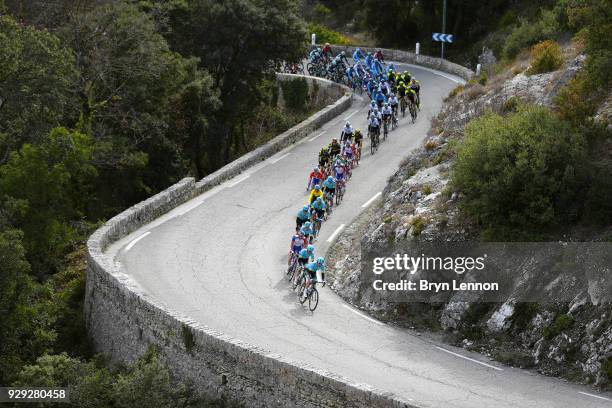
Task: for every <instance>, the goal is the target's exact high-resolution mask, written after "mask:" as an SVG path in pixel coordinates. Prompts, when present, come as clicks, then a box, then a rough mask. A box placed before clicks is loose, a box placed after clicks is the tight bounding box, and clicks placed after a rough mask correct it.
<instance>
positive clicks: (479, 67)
mask: <svg viewBox="0 0 612 408" xmlns="http://www.w3.org/2000/svg"><path fill="white" fill-rule="evenodd" d="M481 68H482V65H480V64H476V76H477V77H478V76H480V69H481Z"/></svg>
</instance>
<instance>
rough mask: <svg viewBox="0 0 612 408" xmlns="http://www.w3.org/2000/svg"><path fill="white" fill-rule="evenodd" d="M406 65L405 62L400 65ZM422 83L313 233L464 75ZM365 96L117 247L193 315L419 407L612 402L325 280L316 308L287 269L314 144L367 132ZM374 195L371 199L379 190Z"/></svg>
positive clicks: (349, 207)
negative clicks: (394, 316) (375, 306)
mask: <svg viewBox="0 0 612 408" xmlns="http://www.w3.org/2000/svg"><path fill="white" fill-rule="evenodd" d="M400 69H403V68H402V67H401V66H400ZM410 70H411V72H412V73H413V74H414V75H415V76H416V78H418V79H419V80H420V81H421V93H422V99H423V103H422V111H421V113H420V115H419V117H418V119H417V122H416V124H411V123H409V120H408V119H407V118H405V119H401V120H400V126H399V127H398V128H397V129H396V130H394V131H393V132H391V133H390V137H389V138H388V140H387V141H385V142H383V143H382V144H381V146H380V149H379V150H378V153H376V154H375V155H374V156H370V154H369V150H368V149H369V147H368V146H369V145H368V144H366V146H365V148H364V154H363V157H362V161H361V164H360V166H359V167H358V168H356V169H355V170H354V173H353V178H352V179H351V180H350V181H349V183H348V185H347V191H346V195H345V198H344V201H343V203H342V204H341V205H340V206H339V207H337V208H336V209H335V211H334V213H333V215H332V217H331V218H330V219H329V220H328V221H327V222H325V223H324V225H323V228H322V231H321V236H320V237H319V239H318V242H317V243H316V248H317V255H320V254H323V253H325V251H326V250H327V248H328V246H329V242H328V240H329V238H330V237H333V236H335V235H337V233H338V232H339V229H341V228H342V226H344V225H348V224H349V223H350V222H351V220H353V219H354V218H355V217H356V216H357V215H358V214H359V212H360V211H362V210H363V208H364V205H366V204H369V205H375V203H376V198H374V197H375V196H376V194H377V193H379V192H380V191H381V190H382V189H383V188H384V186H385V183H386V181H387V179H388V177H389V176H390V175H392V174H393V173H394V171H396V170H397V168H398V165H399V163H400V161H401V160H402V159H403V158H404V157H406V156H407V155H408V153H409V152H410V150H412V149H413V148H415V147H417V146H419V144H420V143H421V142H422V140H423V138H424V137H425V134H426V132H427V130H428V128H429V122H430V119H431V117H432V116H433V115H434V114H435V113H436V112H437V111H438V110H439V109H440V107H441V104H442V99H443V98H444V97H445V96H446V95H447V94H448V92H449V91H450V90H451V89H452V88H453V87H455V86H456V85H457V83H458V81H459V79H458V78H456V77H453V76H451V75H448V74H442V73H435V72H433V71H431V70H427V69H423V68H416V67H410ZM366 113H367V103H366V101H363V100H359V99H357V100H356V101H355V103H354V105H353V107H352V108H351V109H349V110H348V111H346V112H345V113H343V114H341V115H340V116H339V117H337V118H336V119H334V120H332V121H331V122H330V123H328V124H326V125H325V126H324V127H323V128H322V129H319V130H318V131H316V132H314V133H313V134H312V135H309V136H308V137H306V138H305V139H303V141H301V142H300V143H298V144H297V145H295V146H292V147H290V148H288V149H286V150H284V151H282V152H280V153H278V154H276V155H275V156H273V157H271V158H269V159H267V160H266V161H264V162H262V163H261V164H258V165H257V166H255V167H253V168H251V169H249V170H247V171H246V172H245V173H243V174H241V175H238V176H237V177H235V178H234V179H232V180H229V181H227V182H226V183H224V184H223V185H221V186H218V187H215V188H214V189H212V190H211V191H209V192H207V193H205V194H203V195H201V196H199V197H196V198H194V199H193V200H191V201H189V202H187V203H185V204H184V205H182V206H181V207H179V208H176V209H175V210H173V211H172V212H170V213H168V214H166V215H164V216H163V217H162V218H160V219H158V220H156V221H155V222H153V223H151V224H148V225H145V226H143V227H142V228H141V229H139V230H138V231H135V232H134V233H133V234H131V235H129V236H128V237H126V238H124V239H122V240H121V241H119V242H117V243H115V244H114V245H113V246H111V248H109V251H110V252H111V254H112V255H113V256H115V259H116V260H117V261H119V262H121V263H122V264H123V265H124V267H125V268H126V270H127V273H128V274H129V275H130V276H131V277H132V278H133V280H134V281H136V282H137V283H138V284H139V285H140V286H141V287H142V288H143V289H144V290H146V291H147V292H148V293H150V294H152V295H153V296H155V297H157V298H158V299H160V300H161V301H162V302H163V303H165V304H167V305H169V306H170V307H171V308H173V309H174V310H176V311H178V312H180V313H182V314H183V315H185V316H188V317H190V318H192V319H193V320H196V321H199V322H201V323H203V324H205V325H207V326H209V327H211V328H214V329H216V330H218V331H220V332H222V333H225V334H228V335H230V336H233V337H235V338H237V339H240V340H243V341H246V342H248V343H250V344H253V345H256V346H260V347H262V348H264V349H267V350H269V351H272V352H275V353H278V354H281V355H284V356H286V357H288V358H291V359H293V360H296V361H302V362H306V363H310V364H312V365H313V366H316V367H319V368H321V369H325V370H328V371H331V372H334V373H336V374H339V375H342V376H344V377H346V378H348V379H350V380H352V381H354V382H359V383H366V384H370V385H372V386H375V387H377V388H379V389H381V390H383V391H390V392H392V393H394V394H396V395H399V396H400V397H402V398H404V399H407V400H412V401H414V403H415V404H416V405H419V406H423V407H440V408H451V407H486V408H490V407H496V408H502V407H534V408H536V407H537V408H545V407H550V408H553V407H554V408H561V407H567V408H578V407H584V408H586V407H612V396H610V395H609V394H601V393H597V392H594V391H592V390H591V389H589V388H586V387H580V386H576V385H572V384H569V383H567V382H563V381H561V380H557V379H553V378H547V377H544V376H541V375H538V374H536V373H533V372H531V371H526V370H520V369H515V368H511V367H507V366H504V365H501V364H498V363H496V362H492V361H490V360H488V359H487V358H485V357H483V356H481V355H479V354H473V353H469V352H466V351H464V350H462V349H456V348H453V347H451V346H448V345H444V344H437V343H435V342H433V341H432V340H430V339H426V338H423V337H419V336H417V335H416V333H414V332H411V331H408V330H403V329H399V328H396V327H392V326H389V325H386V324H383V323H381V322H378V321H376V320H374V319H371V318H369V317H368V316H365V315H364V314H362V313H361V312H359V311H358V310H355V309H354V308H352V307H350V306H348V305H347V304H346V303H345V302H344V301H343V300H342V299H341V298H340V297H338V296H337V295H336V294H335V293H333V292H332V291H331V290H329V289H328V288H321V287H319V291H320V301H319V305H318V308H317V310H316V311H315V313H314V314H313V313H311V312H309V311H308V310H307V309H306V308H305V307H304V306H302V305H300V304H299V303H298V302H297V298H296V295H295V293H294V292H292V291H291V288H290V287H289V285H288V283H287V281H286V278H285V273H284V269H285V265H286V256H287V252H288V246H289V239H290V237H291V235H292V231H293V228H294V220H295V214H296V212H297V211H298V209H299V208H300V207H301V206H302V205H303V204H304V203H305V201H306V199H307V195H306V191H305V188H306V178H307V175H308V173H309V172H310V170H312V167H313V165H315V164H316V162H317V153H318V151H319V149H320V148H321V146H322V145H323V144H324V143H328V142H329V140H330V138H331V137H332V136H333V137H338V136H339V135H340V130H341V128H342V126H343V125H344V122H345V118H347V117H349V120H350V121H351V123H352V124H353V126H354V127H356V128H361V129H362V131H363V132H364V133H365V132H367V126H366ZM373 198H374V199H373Z"/></svg>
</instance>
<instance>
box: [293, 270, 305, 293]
mask: <svg viewBox="0 0 612 408" xmlns="http://www.w3.org/2000/svg"><path fill="white" fill-rule="evenodd" d="M299 273H300V274H299V275H298V276H297V278H295V280H294V281H293V284H292V285H291V289H292V290H295V288H297V287H299V286H300V285H301V284H302V280H303V279H304V275H303V271H302V268H299Z"/></svg>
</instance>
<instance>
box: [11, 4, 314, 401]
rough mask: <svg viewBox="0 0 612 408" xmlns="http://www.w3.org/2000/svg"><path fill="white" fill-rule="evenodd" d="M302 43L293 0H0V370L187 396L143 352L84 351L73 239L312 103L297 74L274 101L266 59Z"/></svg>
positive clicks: (252, 142) (115, 397)
mask: <svg viewBox="0 0 612 408" xmlns="http://www.w3.org/2000/svg"><path fill="white" fill-rule="evenodd" d="M305 45H306V36H305V29H304V24H303V22H302V20H301V19H300V17H299V15H298V11H297V5H296V4H295V2H294V1H293V0H281V1H279V0H232V1H224V2H218V1H212V0H193V1H183V0H175V1H161V0H160V1H153V0H152V1H137V0H114V1H104V2H102V1H97V0H83V1H78V2H74V1H71V0H54V1H42V0H36V1H25V2H24V1H20V0H0V315H1V316H2V325H1V327H0V384H2V385H10V384H11V383H13V382H14V381H16V380H17V381H18V382H19V383H21V384H28V385H35V383H36V384H38V385H45V384H47V385H51V384H54V385H62V384H74V385H75V386H76V387H77V388H78V390H76V391H75V392H76V394H74V397H75V398H76V399H77V400H78V399H79V398H86V397H87V396H89V395H91V393H94V392H100V395H99V397H98V398H97V399H96V400H95V401H96V402H95V403H92V404H94V405H96V404H97V405H96V406H121V404H123V403H124V402H121V401H122V400H123V401H129V404H131V405H132V406H133V405H142V406H150V405H151V404H153V405H155V406H192V404H191V403H189V402H188V401H187V400H186V399H185V398H186V397H185V395H183V394H181V393H180V392H175V390H173V389H172V388H171V386H170V382H169V380H168V378H167V376H168V374H167V372H166V371H164V369H163V367H160V366H159V364H158V363H157V360H155V359H154V358H153V357H151V356H149V357H147V359H146V361H145V362H141V363H139V364H138V365H137V366H135V367H133V368H130V369H128V370H127V371H120V372H119V373H118V374H117V373H113V374H110V373H109V372H108V371H107V370H106V369H105V368H104V366H103V365H100V364H98V363H97V362H94V361H93V360H91V361H87V360H86V359H88V358H91V357H92V356H91V354H90V349H89V343H88V340H87V338H86V333H85V328H84V324H83V313H82V307H83V294H84V269H85V261H84V259H85V256H84V244H83V241H84V239H85V238H86V237H87V236H88V234H89V233H90V232H91V231H92V230H93V229H94V228H95V226H96V225H98V224H99V223H100V222H101V221H103V220H104V219H107V218H109V217H110V216H112V215H114V214H116V213H117V212H119V211H121V210H123V209H125V208H126V207H128V206H130V205H132V204H134V203H135V202H138V201H140V200H142V199H144V198H146V197H148V196H150V195H151V194H154V193H156V192H158V191H160V190H162V189H164V188H166V187H168V186H169V185H170V184H172V183H174V182H176V181H178V180H179V179H180V178H182V177H184V176H187V175H192V176H195V177H203V176H205V175H206V174H209V173H210V172H213V171H215V170H216V169H218V168H219V167H220V166H222V165H224V164H226V163H227V162H228V161H230V160H232V159H234V158H235V157H237V156H239V155H241V154H243V153H244V152H246V151H248V150H250V149H253V148H255V147H256V146H257V145H258V144H260V143H262V142H265V141H266V140H268V139H269V138H270V137H272V136H273V135H274V134H277V133H280V132H281V131H284V130H286V129H287V128H288V127H290V126H291V125H293V124H295V123H296V121H299V120H301V119H303V118H304V117H305V116H306V115H307V114H308V113H309V112H311V111H312V110H313V109H314V108H316V107H315V106H312V105H311V104H307V103H304V99H305V98H307V97H308V92H307V90H306V92H304V86H303V85H304V84H303V83H299V84H297V85H292V84H289V85H286V86H288V87H289V88H288V89H289V90H291V89H293V88H295V89H296V92H294V93H291V92H289V93H288V96H289V97H290V96H291V95H293V96H294V97H293V99H291V98H290V100H289V101H288V102H289V106H287V108H286V112H285V111H284V110H283V111H282V112H281V110H280V108H279V107H278V106H277V105H276V104H277V101H278V93H279V91H278V88H279V86H278V85H276V84H275V83H274V80H273V72H274V68H275V67H276V66H278V64H279V63H280V62H281V61H283V60H290V59H297V58H299V56H301V55H302V54H303V50H304V47H305ZM298 98H302V100H301V101H297V99H298ZM63 352H64V353H67V354H68V355H62V354H60V353H63ZM43 355H45V357H41V356H43ZM83 359H85V360H83ZM28 364H33V365H31V366H28V367H25V368H24V366H25V365H28ZM159 376H161V377H159ZM158 380H159V382H158ZM152 383H156V384H158V383H159V385H160V392H159V395H157V396H155V401H151V400H150V399H147V397H151V395H147V396H145V394H144V388H142V387H144V386H145V385H147V386H149V385H151V384H152ZM138 387H141V388H138ZM139 389H140V391H138V390H139ZM130 398H131V399H130ZM76 405H88V406H89V405H91V404H80V403H79V402H78V401H77V403H76Z"/></svg>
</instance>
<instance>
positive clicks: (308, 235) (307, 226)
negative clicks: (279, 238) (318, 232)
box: [300, 221, 314, 243]
mask: <svg viewBox="0 0 612 408" xmlns="http://www.w3.org/2000/svg"><path fill="white" fill-rule="evenodd" d="M300 233H301V234H303V235H304V238H305V239H306V240H307V242H308V243H312V240H313V239H314V230H313V229H312V223H311V222H310V221H306V222H305V223H304V225H302V227H301V228H300Z"/></svg>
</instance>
